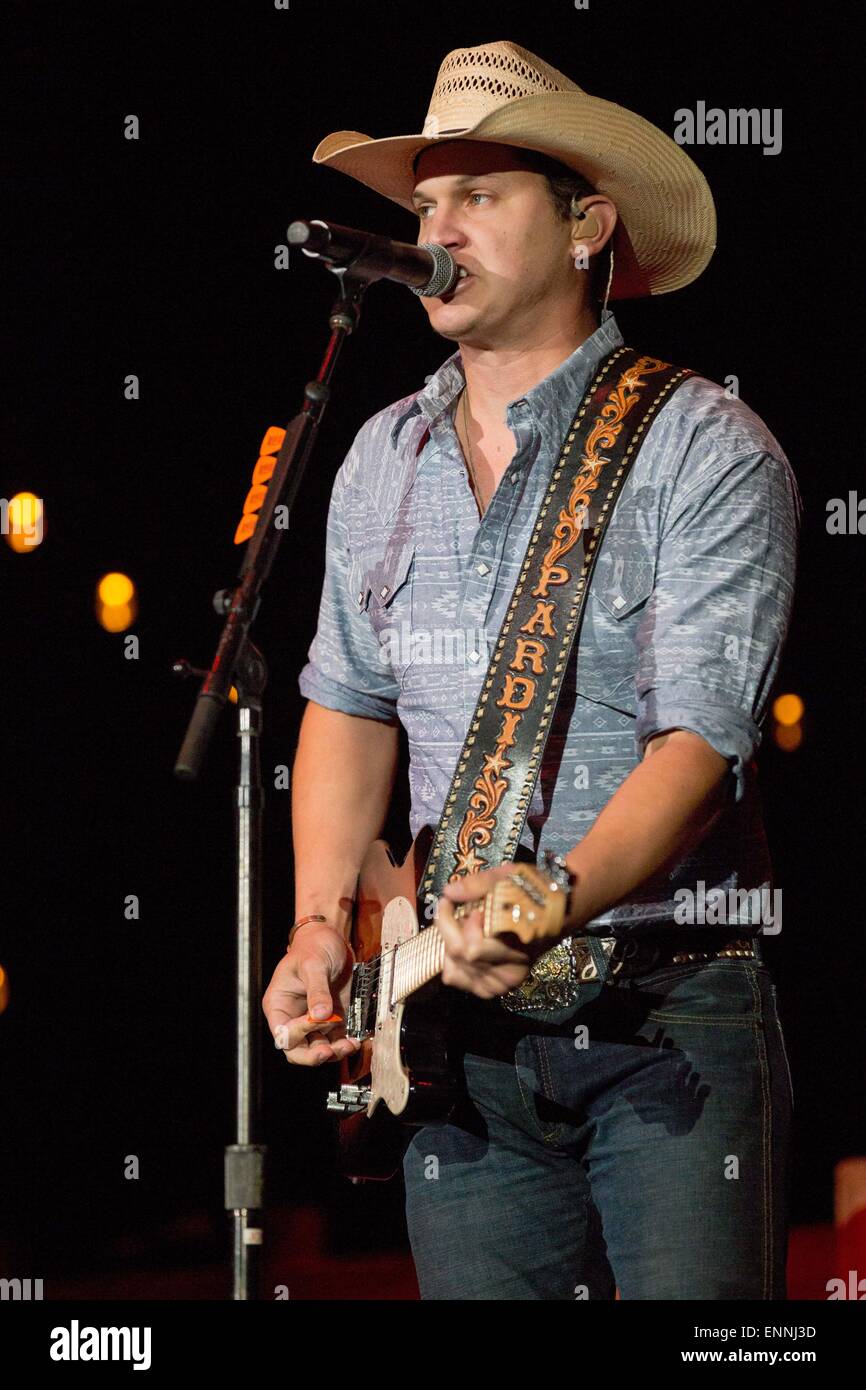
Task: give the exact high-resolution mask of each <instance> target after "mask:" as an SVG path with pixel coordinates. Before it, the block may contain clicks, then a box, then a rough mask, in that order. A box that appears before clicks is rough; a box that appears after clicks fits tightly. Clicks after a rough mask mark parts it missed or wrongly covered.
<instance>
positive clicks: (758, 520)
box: [635, 451, 802, 801]
mask: <svg viewBox="0 0 866 1390" xmlns="http://www.w3.org/2000/svg"><path fill="white" fill-rule="evenodd" d="M690 474H691V476H690ZM801 514H802V502H801V499H800V495H799V492H798V489H797V484H796V481H795V478H794V474H793V472H792V470H791V467H790V465H789V464H788V462H787V460H785V459H784V458H777V457H775V456H774V455H773V454H770V453H767V452H754V453H749V454H744V455H740V456H738V457H734V458H725V457H724V456H723V453H722V452H721V451H714V453H713V457H712V458H711V459H709V460H707V459H704V460H702V466H701V467H700V468H699V470H698V476H697V478H695V474H694V470H689V469H683V470H682V472H681V473H680V482H679V483H678V484H677V486H676V487H675V488H674V489H673V494H672V497H671V502H670V506H669V508H668V513H667V517H666V519H665V523H664V527H663V531H662V535H661V538H660V542H659V548H658V555H657V564H656V582H655V587H654V589H653V592H652V594H651V596H650V599H649V600H648V602H647V606H646V610H645V612H644V616H643V619H642V621H641V624H640V627H639V630H638V634H637V642H638V649H639V652H638V664H637V673H636V697H637V721H636V725H635V740H636V744H637V750H638V754H639V756H643V752H644V749H645V746H646V742H647V740H648V739H649V738H651V737H652V736H653V735H654V734H657V733H662V732H664V731H665V730H668V729H676V728H681V729H691V730H692V731H693V732H694V733H697V734H700V736H701V737H702V738H704V739H705V740H706V741H707V743H709V744H710V745H711V746H712V747H713V748H715V749H716V751H717V752H718V753H720V754H721V755H722V757H724V758H727V759H729V760H730V761H731V764H732V768H731V770H732V772H733V775H734V778H735V800H736V801H740V800H741V799H742V797H743V792H744V769H745V767H746V765H747V764H748V763H749V762H750V761H751V759H752V758H753V757H754V754H755V752H756V751H757V749H758V747H759V745H760V742H761V723H762V720H763V718H764V714H765V712H766V707H767V701H768V699H769V695H770V691H771V689H772V686H773V682H774V680H775V678H776V674H777V672H778V668H779V663H780V660H781V655H782V649H783V646H784V642H785V637H786V635H787V631H788V626H789V622H790V617H791V609H792V605H793V599H794V587H795V579H796V569H797V546H798V538H799V530H800V521H801Z"/></svg>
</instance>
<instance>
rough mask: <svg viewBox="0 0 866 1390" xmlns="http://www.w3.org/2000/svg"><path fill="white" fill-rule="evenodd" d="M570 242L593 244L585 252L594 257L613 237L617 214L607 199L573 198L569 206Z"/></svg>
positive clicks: (598, 196) (592, 197) (574, 243)
mask: <svg viewBox="0 0 866 1390" xmlns="http://www.w3.org/2000/svg"><path fill="white" fill-rule="evenodd" d="M571 211H572V218H571V241H572V245H576V244H577V243H578V242H585V243H590V242H591V243H594V245H587V247H586V250H587V251H588V252H589V253H590V254H591V255H595V254H597V253H598V252H599V251H601V250H602V248H603V247H604V246H605V245H606V244H607V242H608V240H609V239H610V237H612V236H613V229H614V227H615V226H616V222H617V212H616V208H615V207H614V205H613V203H612V202H611V201H610V199H609V198H605V197H604V196H603V195H602V194H598V193H596V194H591V195H589V196H588V197H586V198H575V199H574V200H573V201H572V204H571Z"/></svg>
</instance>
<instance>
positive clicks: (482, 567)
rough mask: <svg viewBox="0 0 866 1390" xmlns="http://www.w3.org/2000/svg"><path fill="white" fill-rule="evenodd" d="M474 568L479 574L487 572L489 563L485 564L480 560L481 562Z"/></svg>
mask: <svg viewBox="0 0 866 1390" xmlns="http://www.w3.org/2000/svg"><path fill="white" fill-rule="evenodd" d="M475 568H476V569H477V571H478V573H479V574H487V573H488V571H489V569H490V566H489V565H485V563H484V561H483V560H482V561H481V564H480V565H476V566H475Z"/></svg>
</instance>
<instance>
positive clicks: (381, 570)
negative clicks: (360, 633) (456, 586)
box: [348, 537, 415, 681]
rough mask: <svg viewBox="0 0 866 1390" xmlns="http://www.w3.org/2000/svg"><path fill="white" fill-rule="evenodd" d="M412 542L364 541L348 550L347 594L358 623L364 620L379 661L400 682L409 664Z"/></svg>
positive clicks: (411, 648) (411, 645)
mask: <svg viewBox="0 0 866 1390" xmlns="http://www.w3.org/2000/svg"><path fill="white" fill-rule="evenodd" d="M414 572H415V542H414V539H413V538H411V537H410V538H408V539H406V540H404V541H402V542H401V543H396V544H395V543H394V542H393V541H388V540H383V539H381V538H379V539H378V540H368V541H364V542H362V543H361V544H360V545H358V546H357V547H354V548H353V549H352V550H350V551H349V578H348V583H349V593H350V598H351V605H352V609H353V611H354V613H355V615H356V617H357V619H358V621H359V622H364V623H368V624H369V626H370V628H371V630H372V632H373V635H374V637H375V639H376V642H377V645H378V649H379V650H378V657H379V660H380V661H381V662H382V664H383V665H385V666H390V667H391V668H392V669H393V671H394V673H395V675H396V676H397V677H398V678H399V679H400V680H401V681H402V679H403V676H404V675H405V673H406V671H408V669H409V667H410V666H411V665H412V664H413V661H414V656H413V645H414V644H413V642H412V589H413V580H414Z"/></svg>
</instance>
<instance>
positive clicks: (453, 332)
mask: <svg viewBox="0 0 866 1390" xmlns="http://www.w3.org/2000/svg"><path fill="white" fill-rule="evenodd" d="M429 317H430V327H431V328H432V329H433V332H434V333H438V334H439V337H440V338H449V339H450V340H451V341H452V342H455V343H456V342H461V343H468V342H470V341H471V338H472V335H473V334H474V333H475V332H476V330H477V329H478V328H479V327H480V315H478V314H467V313H463V312H460V313H457V314H450V313H441V312H434V313H432V314H430V316H429Z"/></svg>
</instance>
